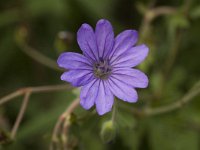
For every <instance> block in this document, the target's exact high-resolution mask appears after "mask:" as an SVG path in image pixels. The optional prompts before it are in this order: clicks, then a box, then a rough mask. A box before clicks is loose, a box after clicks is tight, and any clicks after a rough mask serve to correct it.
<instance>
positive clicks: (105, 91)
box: [95, 81, 114, 115]
mask: <svg viewBox="0 0 200 150" xmlns="http://www.w3.org/2000/svg"><path fill="white" fill-rule="evenodd" d="M113 103H114V96H113V94H112V93H111V91H110V89H109V88H108V85H107V83H106V82H104V81H100V84H99V89H98V94H97V97H96V100H95V104H96V110H97V112H98V114H99V115H103V114H105V113H107V112H109V111H111V109H112V105H113Z"/></svg>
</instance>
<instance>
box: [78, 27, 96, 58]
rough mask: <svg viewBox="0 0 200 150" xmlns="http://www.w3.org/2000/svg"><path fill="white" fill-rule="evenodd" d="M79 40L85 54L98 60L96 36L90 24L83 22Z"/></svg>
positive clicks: (79, 31)
mask: <svg viewBox="0 0 200 150" xmlns="http://www.w3.org/2000/svg"><path fill="white" fill-rule="evenodd" d="M77 41H78V44H79V46H80V49H81V50H82V51H83V54H84V55H85V56H87V57H88V58H90V59H91V60H93V61H95V60H98V49H97V44H96V37H95V34H94V31H93V29H92V27H91V26H90V25H88V24H86V23H84V24H82V26H81V27H80V29H79V30H78V32H77Z"/></svg>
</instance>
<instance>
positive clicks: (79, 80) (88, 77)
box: [61, 69, 94, 87]
mask: <svg viewBox="0 0 200 150" xmlns="http://www.w3.org/2000/svg"><path fill="white" fill-rule="evenodd" d="M61 80H64V81H67V82H70V83H71V84H72V85H73V86H76V87H78V86H83V85H85V84H87V83H89V82H90V81H92V80H94V76H93V72H92V71H91V70H79V69H76V70H70V71H68V72H65V73H63V74H62V76H61Z"/></svg>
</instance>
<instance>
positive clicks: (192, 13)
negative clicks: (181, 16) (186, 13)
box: [190, 5, 200, 19]
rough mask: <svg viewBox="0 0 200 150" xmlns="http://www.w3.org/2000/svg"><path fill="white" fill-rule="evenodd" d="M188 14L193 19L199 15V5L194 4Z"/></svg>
mask: <svg viewBox="0 0 200 150" xmlns="http://www.w3.org/2000/svg"><path fill="white" fill-rule="evenodd" d="M190 16H191V18H193V19H198V18H199V17H200V5H199V6H196V7H195V8H193V9H192V10H191V11H190Z"/></svg>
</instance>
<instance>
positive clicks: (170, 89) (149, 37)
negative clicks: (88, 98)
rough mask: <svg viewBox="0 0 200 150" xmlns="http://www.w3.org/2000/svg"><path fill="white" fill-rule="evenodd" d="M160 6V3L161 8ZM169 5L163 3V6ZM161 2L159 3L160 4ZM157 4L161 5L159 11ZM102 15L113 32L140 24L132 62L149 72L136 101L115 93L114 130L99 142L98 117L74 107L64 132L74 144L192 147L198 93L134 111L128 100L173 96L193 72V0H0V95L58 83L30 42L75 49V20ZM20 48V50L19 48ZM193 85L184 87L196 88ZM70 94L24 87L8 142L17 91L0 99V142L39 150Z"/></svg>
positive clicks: (8, 147)
mask: <svg viewBox="0 0 200 150" xmlns="http://www.w3.org/2000/svg"><path fill="white" fill-rule="evenodd" d="M160 6H168V7H167V10H165V8H163V7H162V9H161V10H159V9H156V8H158V7H160ZM169 7H170V8H169ZM163 9H164V10H163ZM160 11H161V12H160ZM100 18H106V19H108V20H109V21H110V22H111V23H112V24H113V27H114V30H115V34H118V33H119V32H121V31H123V30H125V29H137V30H139V31H140V43H146V44H147V45H148V46H149V47H150V54H149V56H148V59H147V60H146V61H145V62H144V63H142V65H140V66H139V68H140V69H141V70H143V71H144V72H145V73H146V74H147V75H148V76H149V79H150V84H149V87H148V88H147V89H142V90H139V95H140V98H139V102H138V103H137V104H126V103H123V102H120V101H118V106H119V107H117V114H116V126H117V129H116V137H115V139H114V140H113V141H112V142H109V143H104V142H103V141H102V139H101V138H100V131H101V126H102V123H103V122H104V121H105V120H109V119H110V118H111V113H109V114H107V115H105V116H103V117H99V116H97V115H96V114H95V113H94V111H89V112H87V111H85V110H83V109H82V108H80V107H79V108H78V110H77V112H75V115H76V116H78V117H81V116H84V117H85V118H84V119H82V120H76V121H77V122H76V123H75V125H73V127H72V128H74V130H72V132H71V133H70V134H71V135H72V136H73V139H75V148H74V149H81V150H94V149H95V150H102V149H105V150H111V149H114V150H161V149H162V150H188V149H189V150H199V149H200V101H199V100H200V96H196V97H195V98H194V99H193V100H192V101H191V102H190V103H188V104H186V105H185V106H183V107H181V108H180V109H178V110H176V111H172V112H168V113H164V114H158V115H155V116H148V115H147V116H145V115H144V116H143V115H139V116H138V115H134V114H135V113H134V111H133V110H135V109H134V108H139V109H142V110H143V109H144V108H149V107H150V108H152V107H153V108H157V107H160V106H165V105H168V104H171V103H173V102H175V101H178V100H180V99H181V98H182V97H183V96H184V94H185V93H186V92H188V91H189V90H190V89H191V88H192V86H193V85H194V84H195V83H197V82H198V80H199V79H200V42H199V40H200V36H199V35H200V1H198V0H176V1H175V0H167V1H166V0H157V1H156V0H150V1H148V0H1V1H0V96H1V97H3V96H5V95H6V94H9V93H11V92H13V91H15V90H17V89H19V88H21V87H27V86H40V85H55V84H62V83H63V82H62V81H60V75H61V72H60V71H58V70H55V69H52V68H50V67H48V66H45V65H44V64H42V63H40V62H38V60H41V59H42V60H43V58H38V57H37V56H36V57H37V58H36V59H34V58H32V57H34V56H33V55H35V54H32V53H31V54H30V51H31V50H32V48H33V49H34V51H37V52H39V53H41V54H43V55H44V56H47V57H49V58H51V59H52V60H55V61H56V59H57V57H58V56H59V54H60V53H61V52H63V51H76V52H81V51H80V50H79V48H78V45H77V43H76V32H77V30H78V28H79V27H80V26H81V24H82V23H85V22H86V23H89V24H91V25H92V26H93V27H94V26H95V24H96V22H97V21H98V20H99V19H100ZM27 54H28V55H27ZM197 88H199V87H195V88H193V89H192V90H197ZM77 96H78V94H77V92H74V91H73V90H65V91H58V92H50V93H44V94H43V93H42V94H32V95H31V98H30V102H29V104H28V108H27V111H26V113H25V117H24V119H23V122H22V124H21V125H20V127H19V131H18V133H17V136H16V138H15V140H14V141H13V142H11V143H10V142H6V141H7V139H6V138H5V137H4V136H2V135H3V133H7V134H9V132H10V129H11V127H12V125H13V123H14V121H15V119H16V116H17V113H18V112H19V108H20V105H21V102H22V97H19V98H16V99H13V100H12V101H10V102H9V103H6V104H4V105H3V106H0V132H1V133H0V134H1V135H0V143H1V144H2V145H1V146H0V149H2V150H4V149H5V150H27V149H29V150H45V149H48V146H49V144H50V141H51V134H52V130H53V127H54V125H55V123H56V121H57V119H58V117H59V115H60V114H61V113H62V112H63V111H64V110H65V108H66V107H67V106H68V105H69V103H70V102H71V101H72V100H74V99H75V98H76V97H77Z"/></svg>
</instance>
